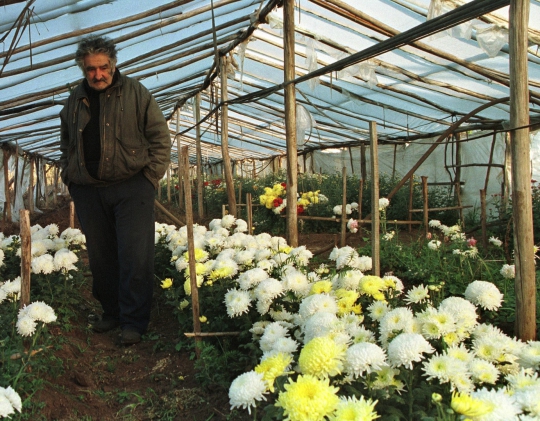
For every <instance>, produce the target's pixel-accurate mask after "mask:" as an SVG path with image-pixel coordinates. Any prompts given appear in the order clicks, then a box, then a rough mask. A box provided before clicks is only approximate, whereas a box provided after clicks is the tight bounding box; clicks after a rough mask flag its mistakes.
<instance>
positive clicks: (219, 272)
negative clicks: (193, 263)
mask: <svg viewBox="0 0 540 421" xmlns="http://www.w3.org/2000/svg"><path fill="white" fill-rule="evenodd" d="M233 274H234V270H233V269H232V268H229V267H222V268H219V269H215V270H213V271H212V272H211V273H210V279H211V280H214V281H215V280H216V279H222V278H228V277H230V276H232V275H233Z"/></svg>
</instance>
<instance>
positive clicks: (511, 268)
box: [501, 264, 516, 279]
mask: <svg viewBox="0 0 540 421" xmlns="http://www.w3.org/2000/svg"><path fill="white" fill-rule="evenodd" d="M501 275H502V276H503V278H506V279H514V278H515V277H516V266H515V265H506V264H505V265H503V267H502V268H501Z"/></svg>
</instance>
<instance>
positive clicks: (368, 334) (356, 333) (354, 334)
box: [346, 326, 377, 344]
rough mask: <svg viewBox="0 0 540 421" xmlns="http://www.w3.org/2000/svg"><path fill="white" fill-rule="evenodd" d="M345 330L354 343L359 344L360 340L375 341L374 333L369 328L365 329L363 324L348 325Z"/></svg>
mask: <svg viewBox="0 0 540 421" xmlns="http://www.w3.org/2000/svg"><path fill="white" fill-rule="evenodd" d="M346 331H347V333H348V334H349V335H350V337H351V339H352V341H353V343H355V344H359V343H361V342H371V343H376V342H377V340H376V339H375V334H374V333H373V332H372V331H371V330H369V329H366V328H365V327H364V326H348V327H347V328H346Z"/></svg>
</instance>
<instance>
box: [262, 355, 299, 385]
mask: <svg viewBox="0 0 540 421" xmlns="http://www.w3.org/2000/svg"><path fill="white" fill-rule="evenodd" d="M291 363H292V356H291V355H289V354H286V353H283V352H278V353H277V354H274V355H272V356H270V357H268V358H265V359H263V360H262V361H261V362H260V363H259V365H257V366H256V367H255V372H256V373H261V374H262V375H263V379H264V380H265V381H266V385H267V387H268V390H270V392H272V393H273V392H274V381H275V379H276V378H277V377H279V376H282V375H283V374H285V372H286V370H288V369H289V366H290V364H291Z"/></svg>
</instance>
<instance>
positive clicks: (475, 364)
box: [469, 358, 499, 384]
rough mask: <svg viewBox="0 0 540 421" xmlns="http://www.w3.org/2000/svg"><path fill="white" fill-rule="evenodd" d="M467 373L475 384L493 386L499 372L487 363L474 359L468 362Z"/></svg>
mask: <svg viewBox="0 0 540 421" xmlns="http://www.w3.org/2000/svg"><path fill="white" fill-rule="evenodd" d="M469 371H470V372H471V376H472V378H473V380H474V381H475V382H476V383H487V384H495V383H497V379H498V378H499V370H497V367H495V366H494V365H493V364H492V363H490V362H489V361H485V360H481V359H479V358H474V359H473V360H472V361H470V362H469Z"/></svg>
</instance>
